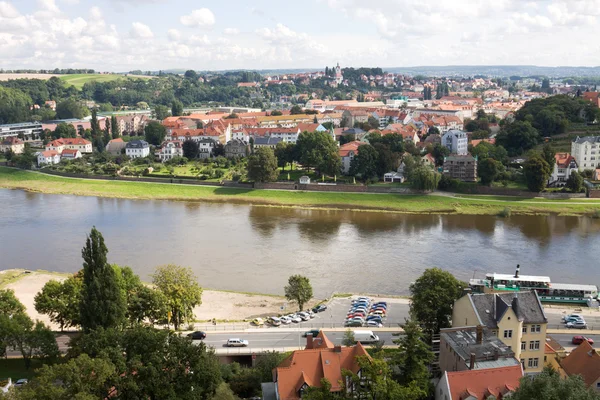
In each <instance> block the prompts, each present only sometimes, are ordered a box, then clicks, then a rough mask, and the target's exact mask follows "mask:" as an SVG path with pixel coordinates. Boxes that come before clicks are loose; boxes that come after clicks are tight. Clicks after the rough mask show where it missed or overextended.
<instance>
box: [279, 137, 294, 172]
mask: <svg viewBox="0 0 600 400" xmlns="http://www.w3.org/2000/svg"><path fill="white" fill-rule="evenodd" d="M293 146H294V145H292V144H289V143H286V142H279V143H277V146H275V157H277V166H278V167H279V168H285V167H286V166H287V164H288V163H292V162H294V160H293V151H294V149H293Z"/></svg>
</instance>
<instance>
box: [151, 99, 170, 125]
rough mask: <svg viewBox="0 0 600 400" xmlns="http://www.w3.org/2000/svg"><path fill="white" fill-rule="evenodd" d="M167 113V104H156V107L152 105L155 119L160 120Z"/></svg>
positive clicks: (166, 115)
mask: <svg viewBox="0 0 600 400" xmlns="http://www.w3.org/2000/svg"><path fill="white" fill-rule="evenodd" d="M167 104H168V103H167ZM169 115H170V114H169V108H168V107H167V106H162V105H157V106H156V107H154V118H156V119H157V120H159V121H162V120H163V119H165V118H167V117H168V116H169Z"/></svg>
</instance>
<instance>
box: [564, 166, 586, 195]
mask: <svg viewBox="0 0 600 400" xmlns="http://www.w3.org/2000/svg"><path fill="white" fill-rule="evenodd" d="M566 186H567V189H569V190H570V191H571V192H573V193H580V192H581V190H582V189H583V177H582V176H581V174H580V173H579V172H577V171H571V176H569V178H568V179H567V183H566Z"/></svg>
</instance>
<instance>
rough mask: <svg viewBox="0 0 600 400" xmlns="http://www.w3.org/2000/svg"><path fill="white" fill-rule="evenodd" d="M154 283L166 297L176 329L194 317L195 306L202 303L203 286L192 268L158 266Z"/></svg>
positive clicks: (153, 278) (170, 318)
mask: <svg viewBox="0 0 600 400" xmlns="http://www.w3.org/2000/svg"><path fill="white" fill-rule="evenodd" d="M152 283H153V284H154V285H155V286H156V289H157V290H158V291H160V292H161V293H162V294H163V295H164V296H165V298H166V302H167V309H168V312H169V316H170V317H169V322H171V323H172V324H173V326H174V327H175V330H177V329H179V326H180V325H181V324H182V323H184V322H185V321H188V320H190V319H192V318H193V316H194V307H196V306H199V305H200V304H202V288H201V287H200V285H199V284H198V281H197V278H196V276H195V275H194V273H193V272H192V270H191V269H190V268H184V267H180V266H178V265H173V264H169V265H163V266H160V267H157V268H156V272H155V273H154V275H152Z"/></svg>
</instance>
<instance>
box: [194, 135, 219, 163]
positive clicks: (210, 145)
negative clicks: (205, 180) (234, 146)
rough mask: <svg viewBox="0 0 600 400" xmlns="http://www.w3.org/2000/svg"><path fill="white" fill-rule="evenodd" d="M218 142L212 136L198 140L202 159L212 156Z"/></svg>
mask: <svg viewBox="0 0 600 400" xmlns="http://www.w3.org/2000/svg"><path fill="white" fill-rule="evenodd" d="M216 144H217V142H215V141H214V140H212V139H210V138H204V139H200V140H199V141H198V148H199V149H200V153H199V154H198V157H199V158H200V159H202V160H204V159H206V158H210V157H211V156H212V151H213V149H214V148H215V146H216Z"/></svg>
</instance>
